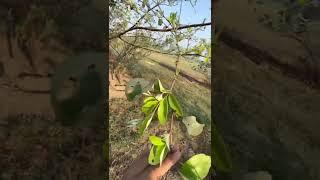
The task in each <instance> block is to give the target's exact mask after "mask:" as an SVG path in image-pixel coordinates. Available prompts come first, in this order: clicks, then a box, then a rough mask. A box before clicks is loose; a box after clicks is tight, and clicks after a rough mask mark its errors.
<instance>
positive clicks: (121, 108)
mask: <svg viewBox="0 0 320 180" xmlns="http://www.w3.org/2000/svg"><path fill="white" fill-rule="evenodd" d="M174 62H175V58H174V57H172V56H166V55H160V54H151V55H150V56H149V57H146V58H143V59H141V60H139V61H138V62H137V63H135V64H134V66H132V67H131V68H129V69H128V71H129V74H130V75H131V77H132V78H136V77H142V78H145V79H146V80H148V81H150V82H153V81H155V80H156V79H157V78H159V79H160V80H161V81H162V82H163V84H164V86H165V87H167V88H169V87H170V85H171V82H172V77H173V75H174V72H173V71H171V70H169V69H168V68H165V67H163V66H161V65H160V64H159V63H164V64H166V65H168V66H171V67H174ZM180 67H181V70H182V71H184V72H186V73H188V74H190V75H193V77H195V78H198V79H199V78H204V76H203V75H202V74H200V73H197V72H196V71H194V70H192V68H191V67H192V64H191V63H189V62H186V61H182V62H181V66H180ZM173 91H174V93H175V94H177V96H178V97H177V98H178V100H179V101H180V102H181V104H182V107H183V110H184V113H185V116H190V115H194V116H196V117H197V119H198V120H199V121H200V122H202V123H205V124H206V125H207V126H205V130H204V132H203V133H202V134H201V135H200V136H197V137H195V138H193V137H190V136H188V135H187V134H186V128H185V127H184V125H182V123H181V122H178V121H176V122H175V123H174V139H173V142H174V144H178V145H179V146H181V147H182V148H185V153H184V156H183V158H182V159H183V160H186V159H187V158H188V157H190V156H191V155H192V154H194V153H206V154H210V144H211V138H210V129H211V128H210V122H211V90H210V89H208V88H206V87H203V86H201V85H199V84H197V83H194V82H190V81H189V80H187V79H186V78H183V77H179V78H178V81H177V82H176V84H175V87H174V90H173ZM141 101H142V99H141V98H140V99H138V100H137V101H134V102H129V101H128V100H127V99H125V98H115V99H111V100H110V102H109V112H110V120H109V124H110V129H109V132H110V134H109V138H110V144H111V152H110V165H111V167H110V178H111V179H120V178H121V176H122V172H123V170H124V169H125V168H126V167H128V166H129V164H130V163H131V162H132V160H133V159H134V158H136V157H137V156H138V155H139V154H140V152H141V151H142V150H143V149H144V148H146V147H147V144H148V135H152V134H153V135H154V134H155V135H160V134H162V133H164V132H166V131H167V130H168V129H169V127H168V126H160V128H158V126H156V125H157V122H156V121H154V122H153V123H151V125H150V127H149V129H148V131H147V133H146V134H145V135H144V136H143V137H142V138H140V139H139V138H137V137H136V133H137V127H127V125H128V124H127V122H128V121H130V120H133V119H141V118H143V114H142V113H141V112H140V108H141ZM177 168H178V167H174V168H173V170H172V171H171V172H169V174H168V176H167V179H179V176H178V173H177V170H178V169H177Z"/></svg>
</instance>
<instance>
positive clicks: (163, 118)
mask: <svg viewBox="0 0 320 180" xmlns="http://www.w3.org/2000/svg"><path fill="white" fill-rule="evenodd" d="M167 117H168V100H167V97H166V98H164V99H163V100H162V101H160V104H159V108H158V118H159V122H160V124H161V125H164V124H165V123H166V122H167Z"/></svg>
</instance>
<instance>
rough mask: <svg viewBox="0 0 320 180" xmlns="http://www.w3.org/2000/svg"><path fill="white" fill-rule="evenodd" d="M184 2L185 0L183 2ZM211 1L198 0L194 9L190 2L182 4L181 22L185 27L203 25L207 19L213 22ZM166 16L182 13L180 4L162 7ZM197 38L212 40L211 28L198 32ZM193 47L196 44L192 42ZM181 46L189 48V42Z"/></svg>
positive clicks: (182, 43) (184, 42)
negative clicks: (187, 25)
mask: <svg viewBox="0 0 320 180" xmlns="http://www.w3.org/2000/svg"><path fill="white" fill-rule="evenodd" d="M183 1H184V0H183ZM210 8H211V1H209V0H197V2H196V4H195V5H194V7H192V5H191V4H190V2H188V1H185V2H183V3H182V10H181V17H180V22H181V23H182V24H184V25H186V24H198V23H202V22H203V20H204V19H205V22H210V21H211V9H210ZM162 9H163V10H164V13H165V15H166V16H167V17H168V16H169V15H170V13H171V12H178V13H179V12H180V3H179V5H177V6H173V7H169V6H162ZM195 36H196V38H199V39H200V38H204V39H208V40H210V39H211V26H206V27H205V30H203V31H198V32H197V33H196V34H195ZM190 43H191V45H194V44H195V43H194V42H190ZM179 44H180V45H181V46H183V47H186V46H187V40H185V41H182V42H180V43H179Z"/></svg>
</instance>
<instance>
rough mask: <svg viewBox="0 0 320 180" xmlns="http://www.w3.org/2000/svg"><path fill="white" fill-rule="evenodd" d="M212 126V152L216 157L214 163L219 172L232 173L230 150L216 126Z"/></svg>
mask: <svg viewBox="0 0 320 180" xmlns="http://www.w3.org/2000/svg"><path fill="white" fill-rule="evenodd" d="M211 125H212V128H213V130H212V133H211V136H212V142H213V143H211V144H212V151H213V156H214V163H215V166H216V168H217V170H218V171H221V172H230V171H232V159H231V156H230V153H229V149H228V147H227V146H226V144H225V143H224V140H223V138H222V137H221V135H220V134H219V132H218V131H217V129H216V127H215V125H214V124H211Z"/></svg>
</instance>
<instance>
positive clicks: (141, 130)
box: [139, 108, 156, 136]
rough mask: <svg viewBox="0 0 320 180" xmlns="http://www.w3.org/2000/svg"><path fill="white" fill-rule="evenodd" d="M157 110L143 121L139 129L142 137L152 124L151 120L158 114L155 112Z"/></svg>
mask: <svg viewBox="0 0 320 180" xmlns="http://www.w3.org/2000/svg"><path fill="white" fill-rule="evenodd" d="M155 110H156V108H155V109H154V110H153V112H152V113H151V114H149V115H148V116H147V117H146V118H145V119H144V120H143V121H141V124H140V129H139V134H140V136H141V135H142V134H143V133H144V131H145V130H146V129H147V128H148V126H149V125H150V123H151V120H152V118H153V116H154V113H155V112H156V111H155Z"/></svg>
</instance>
